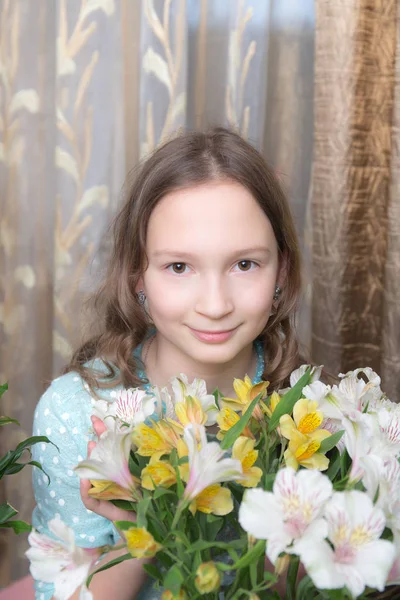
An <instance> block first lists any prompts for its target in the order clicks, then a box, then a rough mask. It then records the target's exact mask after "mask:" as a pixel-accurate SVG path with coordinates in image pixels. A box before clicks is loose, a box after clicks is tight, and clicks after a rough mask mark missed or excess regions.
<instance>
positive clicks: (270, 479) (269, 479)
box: [264, 473, 276, 492]
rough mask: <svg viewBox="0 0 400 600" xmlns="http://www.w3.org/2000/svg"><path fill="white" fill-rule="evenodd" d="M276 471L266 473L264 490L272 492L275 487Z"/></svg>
mask: <svg viewBox="0 0 400 600" xmlns="http://www.w3.org/2000/svg"><path fill="white" fill-rule="evenodd" d="M275 477H276V473H266V474H265V475H264V490H265V491H266V492H272V488H273V487H274V482H275Z"/></svg>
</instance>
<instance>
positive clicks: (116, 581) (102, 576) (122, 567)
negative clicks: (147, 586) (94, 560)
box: [70, 548, 146, 600]
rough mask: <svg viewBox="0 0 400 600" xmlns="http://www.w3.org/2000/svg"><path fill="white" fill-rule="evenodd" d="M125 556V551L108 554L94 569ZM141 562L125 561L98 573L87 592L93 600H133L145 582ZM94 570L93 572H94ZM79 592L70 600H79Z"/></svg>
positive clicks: (134, 560)
mask: <svg viewBox="0 0 400 600" xmlns="http://www.w3.org/2000/svg"><path fill="white" fill-rule="evenodd" d="M123 554H126V549H125V548H123V549H122V550H118V551H116V552H110V553H109V554H108V555H107V556H106V557H104V558H103V560H102V561H101V562H100V563H99V564H98V565H97V566H96V569H98V568H99V567H101V566H103V565H105V564H106V563H107V562H109V561H110V560H113V559H114V558H117V557H118V556H122V555H123ZM144 562H145V561H143V560H136V559H132V560H127V561H125V562H123V563H120V564H119V565H117V566H116V567H112V568H111V569H108V570H107V571H103V572H102V573H98V574H97V575H95V576H94V577H93V579H92V582H91V584H90V587H89V590H90V591H91V592H92V594H93V600H110V598H112V599H113V600H114V599H115V600H135V598H136V597H137V595H138V593H139V591H140V589H141V587H142V586H143V584H144V582H145V580H146V573H145V572H144V571H143V569H142V565H143V563H144ZM96 569H94V570H96ZM79 592H80V590H76V592H75V593H74V594H73V595H72V596H71V598H70V600H79Z"/></svg>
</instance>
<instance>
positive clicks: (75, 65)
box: [53, 0, 116, 364]
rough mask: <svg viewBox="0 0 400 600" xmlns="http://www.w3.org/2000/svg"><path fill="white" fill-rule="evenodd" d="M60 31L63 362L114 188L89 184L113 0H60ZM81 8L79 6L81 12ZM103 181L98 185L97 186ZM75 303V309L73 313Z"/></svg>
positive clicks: (57, 344) (57, 326)
mask: <svg viewBox="0 0 400 600" xmlns="http://www.w3.org/2000/svg"><path fill="white" fill-rule="evenodd" d="M58 6H59V11H58V35H57V80H56V106H57V112H56V114H57V130H58V136H57V137H58V143H57V146H56V148H55V165H56V167H57V169H59V176H58V177H57V184H58V185H57V187H58V191H57V195H56V199H55V202H56V221H55V237H54V246H55V254H54V257H55V265H54V269H55V288H54V319H55V323H54V330H53V349H54V351H55V353H56V354H58V355H59V357H60V359H61V360H60V361H59V362H60V364H62V363H65V361H66V360H68V358H69V357H70V355H71V351H72V348H73V346H74V345H75V343H76V342H77V341H78V339H79V338H78V334H79V325H80V324H81V323H79V322H78V323H77V322H76V319H75V315H76V314H79V306H80V304H81V301H82V285H83V283H82V281H83V279H84V276H85V275H86V273H87V268H88V265H89V263H90V261H91V260H92V259H93V256H94V253H95V249H96V247H97V246H98V244H99V238H100V236H101V234H102V231H101V228H96V230H94V229H93V226H92V225H93V222H94V221H95V220H96V221H98V220H99V218H100V220H102V221H103V223H104V226H105V224H106V217H107V216H108V211H107V208H108V206H109V204H110V190H109V186H108V185H106V183H105V182H95V183H94V184H92V183H91V181H90V180H91V177H90V167H92V168H93V166H94V165H93V152H94V150H93V143H94V132H93V121H94V111H95V108H94V101H95V97H94V95H93V91H92V89H93V86H94V83H93V82H94V78H95V76H96V74H97V72H98V70H99V67H101V65H102V61H103V64H104V61H105V58H104V55H102V54H101V53H100V52H99V50H98V49H93V45H94V44H95V47H96V46H97V47H100V44H99V40H100V38H99V37H97V40H98V41H96V36H99V35H100V33H99V31H98V29H99V20H98V19H100V18H101V13H103V22H104V20H105V21H107V19H111V18H112V17H113V16H115V13H116V5H115V2H114V0H91V1H88V0H81V2H80V3H78V4H77V3H72V4H71V3H70V2H66V0H60V2H59V5H58ZM77 9H78V10H77ZM99 183H100V184H99ZM71 307H76V309H77V312H76V313H75V311H74V312H72V311H71Z"/></svg>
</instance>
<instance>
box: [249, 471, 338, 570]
mask: <svg viewBox="0 0 400 600" xmlns="http://www.w3.org/2000/svg"><path fill="white" fill-rule="evenodd" d="M331 495H332V483H331V481H330V480H329V478H328V477H327V476H326V475H323V474H322V473H321V472H320V471H314V470H306V469H304V470H301V471H297V472H296V471H295V470H294V469H292V468H291V467H287V468H285V469H281V470H280V471H278V474H277V476H276V479H275V482H274V487H273V491H272V492H265V491H264V490H261V489H252V490H246V492H245V494H244V496H243V500H242V504H241V505H240V509H239V523H240V524H241V526H242V527H243V529H244V530H245V531H247V532H248V533H250V534H251V535H253V536H254V537H256V538H258V539H263V540H267V548H266V554H267V556H268V558H269V560H270V561H271V562H272V563H273V564H275V563H276V561H277V559H278V557H279V555H280V553H281V552H287V553H292V554H298V551H297V544H298V542H299V541H300V540H303V542H304V544H306V545H311V546H312V545H314V544H315V543H316V542H317V541H320V540H323V539H324V538H325V537H326V536H327V534H328V527H327V523H326V521H324V520H323V519H322V512H323V510H324V507H325V504H326V502H327V500H328V499H329V498H330V497H331Z"/></svg>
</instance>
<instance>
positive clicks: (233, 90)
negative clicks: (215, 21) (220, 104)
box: [225, 0, 257, 139]
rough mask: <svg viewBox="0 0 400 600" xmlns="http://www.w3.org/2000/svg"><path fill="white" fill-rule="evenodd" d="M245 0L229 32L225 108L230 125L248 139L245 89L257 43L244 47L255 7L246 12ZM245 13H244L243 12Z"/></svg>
mask: <svg viewBox="0 0 400 600" xmlns="http://www.w3.org/2000/svg"><path fill="white" fill-rule="evenodd" d="M243 9H244V2H243V0H240V1H239V4H238V12H237V25H236V27H235V28H234V29H232V30H231V31H230V34H229V53H228V82H227V86H226V95H225V110H226V116H227V120H228V124H229V126H230V127H233V128H238V130H239V132H240V134H241V135H242V136H243V137H244V138H245V139H247V138H248V135H249V121H250V106H249V105H246V106H243V101H244V90H245V85H246V80H247V76H248V74H249V68H250V63H251V61H252V59H253V57H254V54H255V53H256V48H257V44H256V42H255V40H251V41H250V43H249V44H248V46H247V49H245V48H243V34H244V31H245V29H246V25H247V23H248V22H249V21H251V19H252V17H253V9H252V7H251V6H248V7H247V9H246V12H245V13H244V10H243ZM243 13H244V14H243Z"/></svg>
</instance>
